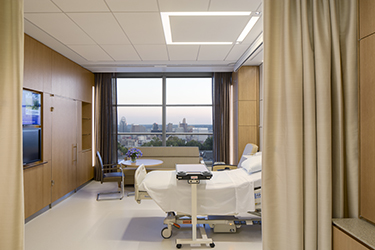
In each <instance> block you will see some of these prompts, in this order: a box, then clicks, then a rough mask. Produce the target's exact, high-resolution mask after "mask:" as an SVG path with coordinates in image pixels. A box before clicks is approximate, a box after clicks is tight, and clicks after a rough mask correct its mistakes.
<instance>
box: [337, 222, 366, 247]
mask: <svg viewBox="0 0 375 250" xmlns="http://www.w3.org/2000/svg"><path fill="white" fill-rule="evenodd" d="M332 235H333V237H332V245H333V247H332V250H371V249H372V248H369V247H367V246H365V245H363V244H362V243H360V242H359V241H357V240H355V239H354V238H352V237H351V236H349V235H348V234H346V233H345V232H343V231H341V230H340V229H339V228H337V227H335V226H333V232H332Z"/></svg>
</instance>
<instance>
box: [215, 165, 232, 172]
mask: <svg viewBox="0 0 375 250" xmlns="http://www.w3.org/2000/svg"><path fill="white" fill-rule="evenodd" d="M231 169H237V166H235V165H227V164H219V165H216V166H212V171H223V170H231Z"/></svg>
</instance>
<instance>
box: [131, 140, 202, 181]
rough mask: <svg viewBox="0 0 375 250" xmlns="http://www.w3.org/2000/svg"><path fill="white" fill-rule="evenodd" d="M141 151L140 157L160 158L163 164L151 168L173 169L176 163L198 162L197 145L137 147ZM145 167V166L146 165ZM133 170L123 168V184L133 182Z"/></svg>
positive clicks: (199, 159)
mask: <svg viewBox="0 0 375 250" xmlns="http://www.w3.org/2000/svg"><path fill="white" fill-rule="evenodd" d="M138 149H140V150H141V151H142V154H143V156H142V159H156V160H162V161H163V164H162V165H160V166H156V167H151V168H150V169H152V170H175V168H176V167H175V166H176V164H199V163H200V161H201V158H200V156H199V148H198V147H138ZM146 169H147V167H146ZM134 172H135V170H127V169H126V168H124V174H125V185H133V184H134Z"/></svg>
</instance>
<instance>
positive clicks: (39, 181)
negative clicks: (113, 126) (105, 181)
mask: <svg viewBox="0 0 375 250" xmlns="http://www.w3.org/2000/svg"><path fill="white" fill-rule="evenodd" d="M24 64H25V65H24V88H27V89H31V90H35V91H38V92H42V93H43V116H42V119H43V121H42V126H43V145H42V147H43V155H42V156H43V161H46V162H47V164H46V165H43V167H42V166H38V167H35V168H30V169H26V170H24V182H25V185H24V187H25V216H26V217H29V216H30V215H32V214H34V213H35V212H37V211H39V210H40V209H42V208H44V207H45V206H47V205H49V204H51V203H52V202H53V201H56V200H57V199H59V198H61V197H62V196H64V195H65V194H67V193H69V192H70V191H72V190H74V189H75V188H77V187H78V183H77V169H76V168H77V163H76V162H73V158H78V155H79V152H77V150H78V149H80V148H81V146H80V147H78V145H77V148H73V145H76V144H77V143H81V139H82V136H81V133H78V134H77V128H80V129H82V124H81V123H80V124H77V123H78V121H79V122H81V121H82V118H81V117H80V116H79V115H78V114H77V113H76V112H77V108H78V106H77V104H76V102H75V100H81V101H85V102H87V103H90V107H91V87H92V86H94V74H93V73H91V72H90V71H88V70H86V69H84V68H82V67H81V66H79V65H78V64H76V63H74V62H72V61H71V60H69V59H67V58H65V57H63V56H62V55H60V54H59V53H57V52H55V51H53V50H51V49H50V48H48V47H47V46H45V45H44V44H42V43H40V42H38V41H36V40H35V39H33V38H31V37H30V36H28V35H26V34H25V53H24ZM53 96H54V97H53ZM56 100H57V101H56ZM73 106H74V107H73ZM51 107H54V108H55V111H56V112H51ZM79 107H81V105H79ZM56 108H57V110H56ZM90 115H91V110H90ZM71 116H72V117H71ZM78 132H80V131H78ZM68 142H69V143H68ZM90 143H91V140H90ZM64 144H66V145H68V146H64ZM81 144H82V143H81ZM89 151H90V150H89ZM89 151H87V152H84V157H83V160H84V161H85V162H83V163H82V164H83V165H84V166H85V168H83V171H84V172H85V173H84V176H85V182H87V181H88V180H90V179H92V178H93V175H94V171H93V168H92V167H91V153H90V152H89ZM77 161H78V159H77ZM89 161H90V162H89ZM88 165H90V168H88V167H87V166H88ZM52 177H54V178H53V179H54V180H55V186H54V188H51V180H52ZM52 192H53V199H52Z"/></svg>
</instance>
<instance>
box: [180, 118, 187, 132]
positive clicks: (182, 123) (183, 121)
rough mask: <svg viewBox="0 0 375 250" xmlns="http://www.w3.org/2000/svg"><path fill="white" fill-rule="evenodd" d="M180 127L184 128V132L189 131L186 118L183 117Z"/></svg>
mask: <svg viewBox="0 0 375 250" xmlns="http://www.w3.org/2000/svg"><path fill="white" fill-rule="evenodd" d="M179 127H180V128H183V129H184V132H188V124H187V122H186V118H184V119H182V122H180V125H179Z"/></svg>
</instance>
